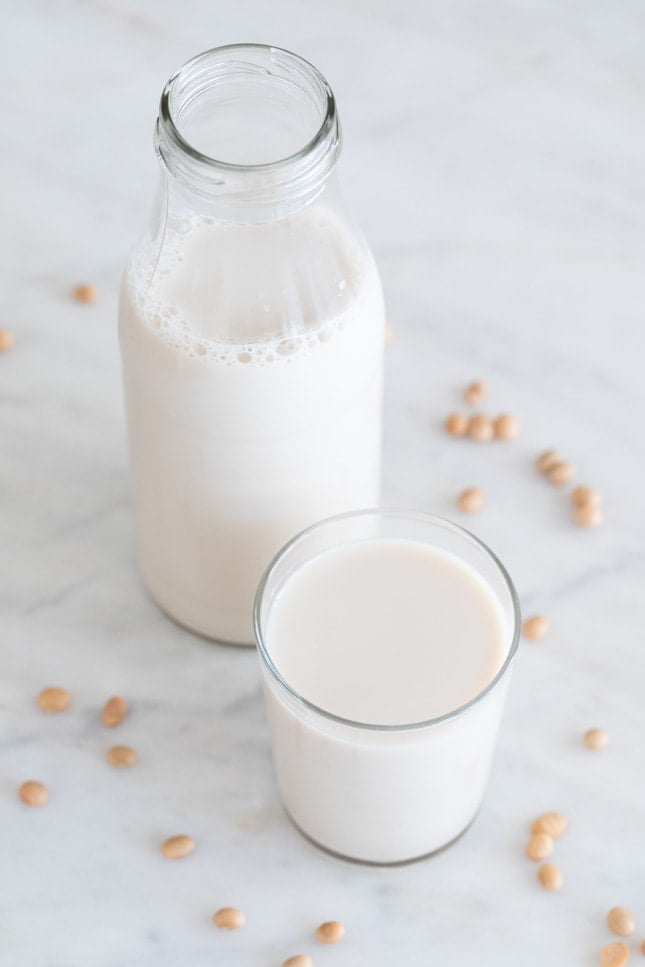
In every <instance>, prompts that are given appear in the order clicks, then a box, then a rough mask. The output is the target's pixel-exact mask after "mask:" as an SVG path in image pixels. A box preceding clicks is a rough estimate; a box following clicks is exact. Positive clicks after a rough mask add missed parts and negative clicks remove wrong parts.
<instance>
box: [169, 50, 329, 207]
mask: <svg viewBox="0 0 645 967" xmlns="http://www.w3.org/2000/svg"><path fill="white" fill-rule="evenodd" d="M155 147H156V150H157V154H158V156H159V159H160V162H161V164H162V166H163V168H164V169H165V172H166V175H167V179H168V187H169V195H170V197H171V198H172V199H173V202H174V203H175V204H178V205H179V206H180V207H182V206H184V207H186V208H187V209H188V210H189V211H193V212H196V213H200V214H205V215H210V216H212V217H216V218H222V219H226V220H232V221H266V220H270V219H275V218H281V217H284V216H286V215H289V214H293V213H294V212H297V211H299V210H301V209H303V208H305V207H307V206H308V205H311V204H312V203H313V202H314V201H315V200H316V199H317V198H318V197H319V195H320V194H321V193H322V192H323V190H324V188H325V186H326V184H327V182H328V179H329V178H330V175H331V173H332V172H333V170H334V168H335V165H336V161H337V158H338V155H339V152H340V147H341V131H340V124H339V121H338V115H337V112H336V105H335V101H334V96H333V93H332V91H331V88H330V87H329V84H328V83H327V81H326V80H325V78H324V77H323V76H322V75H321V74H320V73H319V72H318V71H317V70H316V69H315V68H314V67H312V65H311V64H309V63H307V61H304V60H302V59H301V58H300V57H297V56H296V55H295V54H291V53H289V52H288V51H285V50H281V49H279V48H276V47H267V46H263V45H259V44H236V45H233V46H229V47H219V48H215V49H214V50H210V51H207V52H206V53H204V54H200V55H199V56H197V57H195V58H193V60H190V61H188V63H187V64H185V65H184V66H183V67H182V68H180V69H179V70H178V71H177V73H176V74H174V75H173V76H172V77H171V78H170V80H169V81H168V83H167V84H166V87H165V88H164V91H163V94H162V97H161V105H160V110H159V117H158V119H157V124H156V129H155Z"/></svg>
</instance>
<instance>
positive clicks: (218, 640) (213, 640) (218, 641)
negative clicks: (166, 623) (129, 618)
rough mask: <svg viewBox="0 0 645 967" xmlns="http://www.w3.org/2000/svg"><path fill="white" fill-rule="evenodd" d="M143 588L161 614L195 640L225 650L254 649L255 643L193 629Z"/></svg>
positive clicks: (145, 585)
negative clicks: (224, 648)
mask: <svg viewBox="0 0 645 967" xmlns="http://www.w3.org/2000/svg"><path fill="white" fill-rule="evenodd" d="M144 588H145V591H146V594H147V595H148V597H149V598H150V600H151V601H152V603H153V604H154V605H155V606H156V607H157V608H159V610H160V611H161V613H162V614H164V615H165V616H166V618H169V619H170V620H171V621H172V623H173V624H175V625H177V626H178V627H179V628H183V629H184V631H189V632H190V633H191V635H195V637H196V638H201V639H202V640H203V641H207V642H209V644H212V645H221V646H224V647H227V648H255V641H233V640H232V639H228V638H222V637H220V636H219V635H212V634H209V633H208V632H206V631H203V630H202V629H201V628H196V627H194V626H193V625H191V624H190V623H189V622H187V621H184V620H183V619H181V618H178V617H177V616H176V615H174V614H173V613H172V611H170V610H169V609H168V608H166V607H165V606H164V605H163V604H162V603H161V601H160V600H159V598H157V597H156V595H155V594H154V593H153V592H152V591H151V590H150V588H149V587H148V585H147V584H146V583H145V582H144Z"/></svg>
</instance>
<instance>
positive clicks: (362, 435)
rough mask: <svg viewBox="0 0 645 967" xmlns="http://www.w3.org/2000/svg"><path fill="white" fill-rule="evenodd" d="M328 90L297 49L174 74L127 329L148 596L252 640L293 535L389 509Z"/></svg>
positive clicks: (377, 310)
mask: <svg viewBox="0 0 645 967" xmlns="http://www.w3.org/2000/svg"><path fill="white" fill-rule="evenodd" d="M340 145H341V134H340V126H339V122H338V116H337V113H336V106H335V102H334V97H333V94H332V91H331V89H330V87H329V85H328V84H327V82H326V81H325V79H324V78H323V77H322V75H321V74H320V73H319V72H318V71H317V70H316V69H315V68H314V67H312V66H311V65H310V64H308V63H307V62H306V61H304V60H302V59H301V58H299V57H297V56H295V55H294V54H291V53H289V52H287V51H284V50H280V49H277V48H275V47H266V46H262V45H256V44H249V45H234V46H229V47H221V48H217V49H215V50H211V51H207V52H206V53H203V54H201V55H199V56H198V57H195V58H194V59H193V60H191V61H189V62H188V63H187V64H185V65H184V66H183V67H182V68H181V69H180V70H179V71H177V73H176V74H174V75H173V77H171V79H170V80H169V81H168V83H167V85H166V87H165V89H164V91H163V94H162V98H161V105H160V112H159V118H158V120H157V125H156V130H155V146H156V151H157V155H158V158H159V161H160V167H161V184H160V190H159V193H158V196H157V201H156V204H155V209H154V214H153V219H152V222H151V224H150V226H149V228H148V230H147V231H146V232H145V234H144V235H143V237H142V238H141V240H140V241H139V243H138V245H137V247H136V248H135V250H134V252H133V254H132V256H131V258H130V260H129V263H128V265H127V268H126V272H125V277H124V280H123V285H122V291H121V299H120V311H119V330H120V342H121V353H122V361H123V375H124V385H125V399H126V412H127V421H128V437H129V449H130V464H131V472H132V478H133V489H134V501H135V515H136V533H137V547H138V557H139V562H140V567H141V571H142V574H143V578H144V581H145V584H146V586H147V588H148V591H149V593H150V594H151V596H152V598H153V599H154V600H155V601H156V602H157V603H158V604H159V606H160V607H161V608H162V609H163V610H164V611H165V612H167V613H168V614H169V615H170V616H171V617H172V618H174V619H175V620H176V621H177V622H179V623H180V624H182V625H185V626H186V627H188V628H190V629H192V630H193V631H195V632H198V633H199V634H202V635H205V636H207V637H210V638H214V639H217V640H220V641H225V642H230V643H236V644H247V643H248V644H250V643H252V641H253V632H252V608H253V597H254V594H255V589H256V586H257V584H258V581H259V579H260V576H261V575H262V573H263V571H264V569H265V567H266V566H267V564H268V563H269V561H270V559H271V558H272V557H273V555H274V554H276V553H277V551H278V550H279V548H280V547H281V546H282V545H283V544H284V543H285V541H286V540H288V539H289V538H290V537H291V536H292V535H294V534H295V533H297V532H298V531H300V530H302V529H303V528H304V527H306V526H308V525H309V524H311V523H313V522H314V521H316V520H319V519H321V518H323V517H327V516H330V515H332V514H337V513H340V512H342V511H346V510H351V509H356V508H360V507H369V506H374V505H376V504H377V503H378V500H379V478H380V451H381V411H382V364H383V346H384V307H383V297H382V291H381V285H380V281H379V276H378V272H377V269H376V266H375V263H374V260H373V258H372V255H371V254H370V251H369V249H368V248H367V245H366V243H365V241H364V239H363V238H362V236H361V235H360V233H359V232H358V231H357V229H356V228H355V227H354V225H353V223H352V221H351V219H350V218H349V216H348V214H347V211H346V209H345V208H344V206H343V204H342V201H341V198H340V195H339V190H338V183H337V177H336V162H337V159H338V155H339V151H340Z"/></svg>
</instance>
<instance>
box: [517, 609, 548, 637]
mask: <svg viewBox="0 0 645 967" xmlns="http://www.w3.org/2000/svg"><path fill="white" fill-rule="evenodd" d="M548 633H549V622H548V620H547V619H546V618H545V617H544V615H542V614H533V615H531V617H530V618H527V619H526V621H525V622H524V624H523V625H522V634H523V635H524V637H525V638H529V639H530V640H531V641H539V640H540V639H541V638H544V637H545V635H547V634H548Z"/></svg>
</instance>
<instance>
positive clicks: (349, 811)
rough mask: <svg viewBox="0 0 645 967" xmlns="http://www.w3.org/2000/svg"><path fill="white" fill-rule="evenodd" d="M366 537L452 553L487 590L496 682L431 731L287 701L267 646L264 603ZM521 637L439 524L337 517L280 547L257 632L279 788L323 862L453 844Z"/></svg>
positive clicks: (463, 546)
mask: <svg viewBox="0 0 645 967" xmlns="http://www.w3.org/2000/svg"><path fill="white" fill-rule="evenodd" d="M375 538H379V539H381V538H394V539H396V540H408V541H415V542H423V543H426V544H429V545H431V546H432V547H433V548H438V549H441V550H444V551H448V552H451V553H452V554H453V555H455V556H456V557H457V558H459V559H460V560H462V561H464V562H465V563H467V564H469V565H470V566H471V567H472V568H473V569H474V570H475V571H476V572H477V574H478V575H479V576H480V577H481V578H483V579H484V581H485V582H486V584H487V585H488V587H489V589H490V591H491V592H492V593H493V595H494V597H495V598H496V599H497V601H498V603H499V605H500V607H501V612H502V614H503V617H504V635H505V640H504V642H503V652H502V654H503V659H502V663H501V666H500V667H499V670H498V671H497V674H495V676H494V678H493V679H492V680H491V681H490V682H489V683H488V684H487V685H486V687H485V688H484V689H483V690H482V691H481V692H480V694H478V695H476V696H475V697H474V698H473V699H472V700H470V701H468V702H467V703H466V704H465V705H463V706H461V707H460V708H455V709H452V710H451V711H449V712H447V713H446V714H444V715H441V716H439V717H438V718H434V719H430V720H429V721H424V722H413V723H410V724H405V725H401V726H398V725H393V726H379V725H370V724H365V723H362V722H356V721H351V720H349V719H346V718H341V717H339V716H337V715H334V714H331V713H330V712H328V711H325V709H323V708H319V707H317V706H316V705H313V704H312V703H311V702H309V701H308V700H307V699H306V698H305V697H303V696H302V695H300V694H298V693H297V691H295V690H294V688H293V687H292V686H291V685H290V683H289V682H288V681H286V680H285V678H284V677H283V675H282V674H281V673H280V671H279V670H278V668H277V667H276V665H275V664H274V661H273V660H272V657H271V649H270V647H269V646H268V644H267V637H266V627H267V622H268V619H269V617H270V614H271V609H272V606H273V602H274V601H275V599H276V596H277V595H279V593H280V590H281V588H282V587H283V586H284V584H285V582H286V581H287V580H288V579H289V577H290V576H291V575H293V574H294V573H295V572H296V571H297V570H298V569H299V568H300V567H301V566H302V565H303V564H305V563H306V562H307V561H309V560H310V559H311V558H313V557H315V556H316V555H318V554H320V553H322V552H323V551H325V550H328V549H330V548H334V547H338V546H340V545H343V544H348V543H353V542H357V541H369V540H374V539H375ZM519 631H520V612H519V604H518V599H517V595H516V592H515V589H514V587H513V584H512V582H511V579H510V577H509V575H508V574H507V572H506V570H505V569H504V567H503V565H502V564H501V563H500V561H499V560H498V559H497V558H496V557H495V555H494V554H493V552H492V551H490V550H489V549H488V548H487V547H486V546H485V545H484V544H483V543H482V542H481V541H479V540H478V539H477V538H476V537H474V536H473V535H472V534H470V533H469V532H468V531H466V530H464V529H463V528H461V527H459V526H458V525H456V524H453V523H451V522H449V521H447V520H443V519H442V518H439V517H433V516H431V515H428V514H421V513H415V512H411V511H396V510H366V511H362V512H358V513H349V514H342V515H339V516H337V517H334V518H331V519H329V520H325V521H322V522H319V523H317V524H315V525H313V526H312V527H310V528H308V529H307V530H305V531H304V532H303V533H301V534H300V535H298V536H297V537H296V538H295V539H293V540H292V541H291V542H290V543H289V544H287V545H286V547H284V548H283V549H282V550H281V551H280V553H279V554H278V555H277V557H276V558H275V559H274V560H273V562H272V564H271V565H270V566H269V568H268V570H267V571H266V573H265V575H264V577H263V579H262V582H261V584H260V586H259V589H258V593H257V597H256V602H255V633H256V640H257V644H258V650H259V656H260V665H261V670H262V676H263V684H264V692H265V697H266V707H267V714H268V719H269V725H270V728H271V733H272V741H273V758H274V765H275V771H276V775H277V780H278V786H279V789H280V794H281V797H282V800H283V803H284V805H285V808H286V810H287V812H288V814H289V816H290V817H291V819H292V820H293V822H294V823H295V825H296V826H297V827H298V828H299V829H300V830H301V832H303V833H304V834H305V835H306V836H307V837H309V838H310V839H311V840H313V841H314V842H315V843H316V844H318V845H319V846H322V847H323V848H325V849H326V850H328V851H330V852H332V853H335V854H338V855H340V856H343V857H345V858H349V859H354V860H360V861H363V862H367V863H378V864H388V863H401V862H407V861H410V860H412V859H418V858H420V857H422V856H426V855H428V854H430V853H434V852H436V851H437V850H439V849H442V848H443V847H444V846H447V845H448V844H449V843H451V842H452V841H453V840H455V839H456V838H457V837H458V836H460V835H461V833H463V832H464V830H465V829H466V828H467V827H468V826H469V824H470V823H471V822H472V820H473V819H474V817H475V815H476V813H477V811H478V809H479V807H480V804H481V802H482V798H483V795H484V789H485V785H486V780H487V777H488V773H489V769H490V765H491V760H492V756H493V750H494V746H495V741H496V737H497V732H498V728H499V724H500V720H501V717H502V711H503V707H504V700H505V696H506V691H507V686H508V682H509V677H510V670H511V665H512V662H513V658H514V656H515V653H516V650H517V645H518V640H519ZM369 672H370V670H369V668H366V669H365V674H366V676H369ZM339 674H341V675H342V669H339Z"/></svg>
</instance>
